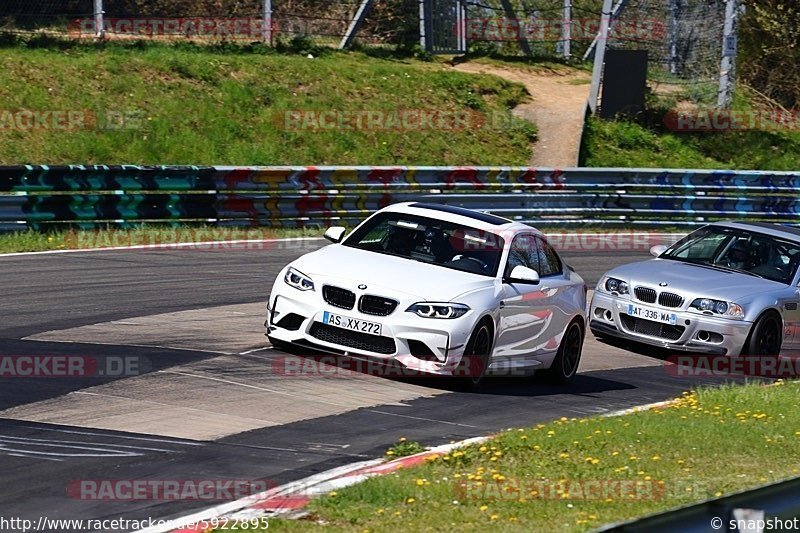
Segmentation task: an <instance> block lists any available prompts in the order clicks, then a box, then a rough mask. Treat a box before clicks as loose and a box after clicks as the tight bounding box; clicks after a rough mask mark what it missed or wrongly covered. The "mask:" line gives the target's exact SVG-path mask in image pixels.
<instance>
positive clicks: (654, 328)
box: [619, 314, 686, 341]
mask: <svg viewBox="0 0 800 533" xmlns="http://www.w3.org/2000/svg"><path fill="white" fill-rule="evenodd" d="M619 317H620V319H621V320H622V325H623V326H625V329H627V330H628V331H631V332H633V333H639V334H641V335H647V336H648V337H659V338H662V339H666V340H669V341H676V340H678V339H680V338H681V335H683V332H684V330H685V329H686V328H685V327H683V326H672V325H670V324H662V323H661V322H654V321H652V320H645V319H643V318H636V317H632V316H628V315H622V314H621V315H620V316H619Z"/></svg>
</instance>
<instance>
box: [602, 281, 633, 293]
mask: <svg viewBox="0 0 800 533" xmlns="http://www.w3.org/2000/svg"><path fill="white" fill-rule="evenodd" d="M605 280H606V281H605V283H604V284H603V288H604V289H605V290H606V291H608V292H611V293H614V292H615V293H617V294H628V293H629V290H628V283H627V282H625V281H622V280H621V279H617V278H605Z"/></svg>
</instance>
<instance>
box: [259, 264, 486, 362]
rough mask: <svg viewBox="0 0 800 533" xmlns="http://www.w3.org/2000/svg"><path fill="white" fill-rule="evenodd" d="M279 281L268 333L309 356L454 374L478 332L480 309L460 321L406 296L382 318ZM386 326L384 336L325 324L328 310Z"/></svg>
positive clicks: (271, 303) (270, 307) (270, 304)
mask: <svg viewBox="0 0 800 533" xmlns="http://www.w3.org/2000/svg"><path fill="white" fill-rule="evenodd" d="M279 283H281V280H280V279H279V280H278V283H276V287H275V288H274V289H273V293H272V294H271V295H270V297H269V300H268V302H267V320H266V322H265V323H264V325H265V327H266V330H267V331H266V333H267V336H268V337H269V339H270V340H271V341H272V342H273V344H279V343H281V342H283V343H289V344H292V345H294V346H296V347H300V348H303V349H307V350H309V354H317V353H334V354H346V355H350V356H353V357H366V358H370V359H371V360H378V361H383V362H385V363H387V364H392V363H395V362H397V363H400V364H401V365H402V366H404V367H406V368H409V369H412V370H415V371H419V372H422V373H426V374H437V375H446V376H450V375H453V374H454V372H455V370H456V368H457V367H458V365H459V363H460V362H461V358H462V356H463V354H464V348H465V346H466V343H467V341H468V339H469V336H470V334H471V332H472V326H473V320H474V316H473V315H474V312H473V311H470V312H468V313H467V314H466V315H464V316H462V317H460V318H456V319H431V318H422V317H419V316H417V315H416V314H414V313H410V312H406V311H405V310H406V309H407V308H408V306H409V305H411V303H414V302H411V303H409V302H408V301H403V300H400V303H399V304H398V305H397V308H396V309H395V310H394V311H393V312H392V313H391V314H389V315H388V316H376V315H372V314H366V313H362V312H360V311H359V309H358V306H354V308H353V309H341V308H337V307H335V306H332V305H330V304H328V303H327V302H326V301H325V300H324V299H323V297H322V295H321V294H320V292H319V291H299V290H297V289H294V288H292V287H285V288H284V287H281V286H280V285H279ZM326 311H327V312H329V313H335V314H338V315H342V316H345V317H351V318H356V319H359V320H366V321H369V322H374V323H379V324H381V328H382V331H381V335H379V336H378V335H372V334H369V333H362V332H354V331H351V330H347V329H343V328H339V327H336V326H332V325H328V324H325V323H324V322H323V319H322V316H323V314H324V313H325V312H326Z"/></svg>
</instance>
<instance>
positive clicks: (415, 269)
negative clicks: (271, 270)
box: [292, 244, 495, 302]
mask: <svg viewBox="0 0 800 533" xmlns="http://www.w3.org/2000/svg"><path fill="white" fill-rule="evenodd" d="M292 266H293V267H294V268H296V269H298V270H300V271H301V272H303V273H304V274H306V275H308V276H311V278H312V279H314V280H315V281H317V280H329V281H333V280H338V281H339V282H340V284H341V286H344V287H347V288H349V287H350V286H351V285H352V286H353V287H355V286H357V285H359V284H362V283H363V284H364V285H367V287H369V290H370V292H373V291H377V290H380V289H386V290H387V291H391V292H393V293H404V294H407V295H409V296H413V297H414V298H416V299H417V300H427V301H441V302H447V301H451V300H452V299H454V298H456V297H457V296H459V295H461V294H464V293H466V292H470V291H473V290H476V289H481V288H485V287H490V286H492V285H494V282H495V279H494V278H490V277H488V276H481V275H478V274H472V273H469V272H461V271H458V270H453V269H451V268H445V267H441V266H436V265H429V264H425V263H422V262H419V261H414V260H412V259H403V258H401V257H395V256H391V255H385V254H380V253H376V252H369V251H366V250H359V249H357V248H352V247H349V246H343V245H337V244H334V245H330V246H326V247H324V248H321V249H319V250H316V251H314V252H311V253H308V254H306V255H304V256H303V257H301V258H299V259H297V260H296V261H295V262H294V263H292Z"/></svg>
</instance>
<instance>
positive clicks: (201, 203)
mask: <svg viewBox="0 0 800 533" xmlns="http://www.w3.org/2000/svg"><path fill="white" fill-rule="evenodd" d="M799 191H800V173H791V172H755V171H743V172H742V171H705V170H660V169H589V168H574V169H564V170H559V169H535V168H525V167H143V166H118V167H111V166H64V167H51V166H17V167H0V229H2V230H5V231H12V230H22V229H26V228H31V229H36V230H47V229H49V228H64V227H81V228H97V227H106V226H112V227H132V226H137V225H140V224H143V223H157V224H172V225H181V224H207V225H216V226H265V227H306V226H311V227H316V226H323V225H327V224H332V223H337V224H342V223H344V224H347V225H353V224H356V223H357V222H359V221H360V220H362V219H363V218H364V217H366V216H367V215H369V214H371V213H373V212H374V211H376V210H377V209H380V208H382V207H384V206H386V205H389V204H391V203H395V202H402V201H428V202H437V203H442V204H448V205H455V206H463V207H467V208H472V209H476V210H482V211H488V212H491V213H495V214H498V215H501V216H505V217H508V218H512V219H515V220H520V221H522V222H526V223H529V224H532V225H534V226H539V227H582V226H605V227H645V226H647V227H659V226H662V227H663V226H668V227H686V228H689V227H692V226H697V225H700V224H703V223H706V222H708V221H713V220H730V219H735V220H745V219H746V220H762V221H770V222H775V223H781V224H789V225H798V224H800V218H798V215H799V214H800V192H799Z"/></svg>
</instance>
